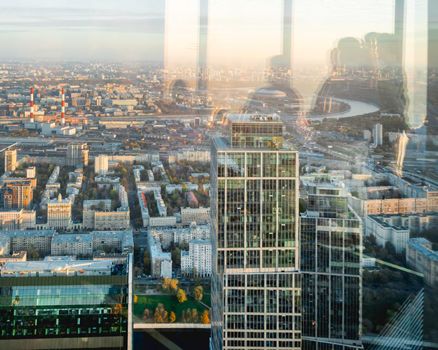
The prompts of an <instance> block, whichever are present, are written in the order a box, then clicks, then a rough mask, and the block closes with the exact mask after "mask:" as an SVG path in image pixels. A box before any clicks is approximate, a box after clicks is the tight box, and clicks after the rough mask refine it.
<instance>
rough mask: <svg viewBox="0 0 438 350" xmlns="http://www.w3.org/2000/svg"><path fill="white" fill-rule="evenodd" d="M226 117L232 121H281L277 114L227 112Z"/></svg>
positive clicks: (257, 122)
mask: <svg viewBox="0 0 438 350" xmlns="http://www.w3.org/2000/svg"><path fill="white" fill-rule="evenodd" d="M227 119H228V120H229V121H230V122H232V123H256V124H259V123H281V124H282V121H281V118H280V116H279V115H278V114H257V113H254V114H229V115H228V116H227Z"/></svg>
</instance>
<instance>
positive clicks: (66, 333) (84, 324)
mask: <svg viewBox="0 0 438 350" xmlns="http://www.w3.org/2000/svg"><path fill="white" fill-rule="evenodd" d="M131 259H132V255H129V256H128V257H126V258H125V261H124V262H123V263H120V262H114V261H112V260H98V261H93V260H80V261H76V260H74V259H71V258H69V257H57V258H56V259H45V260H43V261H22V262H7V263H5V264H4V265H3V266H2V267H0V283H1V287H0V294H1V296H2V298H1V300H0V323H1V324H2V329H1V332H0V348H1V349H11V350H12V349H84V348H93V349H128V350H130V349H132V304H131V303H132V302H131V300H132V260H131Z"/></svg>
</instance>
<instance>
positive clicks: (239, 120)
mask: <svg viewBox="0 0 438 350" xmlns="http://www.w3.org/2000/svg"><path fill="white" fill-rule="evenodd" d="M229 121H230V123H231V130H232V132H231V137H230V139H229V140H227V139H225V138H216V139H215V140H214V144H213V148H212V168H211V182H212V184H211V185H212V187H211V188H212V190H211V194H212V206H211V223H212V235H211V236H212V239H213V277H212V338H211V339H212V348H213V349H234V348H239V349H254V348H256V347H269V348H276V349H280V348H288V349H301V311H300V295H301V291H300V290H301V286H300V275H299V273H298V269H299V254H298V251H299V243H298V242H299V227H298V153H297V152H296V151H293V150H290V149H288V148H286V147H284V146H283V135H282V123H281V121H280V120H279V118H277V117H275V116H263V115H240V116H234V117H233V116H231V117H230V120H229Z"/></svg>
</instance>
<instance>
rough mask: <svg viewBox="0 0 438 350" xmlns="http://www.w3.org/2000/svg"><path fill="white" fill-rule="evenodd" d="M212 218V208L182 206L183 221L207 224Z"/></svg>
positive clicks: (185, 222)
mask: <svg viewBox="0 0 438 350" xmlns="http://www.w3.org/2000/svg"><path fill="white" fill-rule="evenodd" d="M209 220H210V208H204V207H200V208H190V207H188V208H181V223H182V224H183V225H184V224H191V223H192V222H195V223H197V224H206V223H208V222H209Z"/></svg>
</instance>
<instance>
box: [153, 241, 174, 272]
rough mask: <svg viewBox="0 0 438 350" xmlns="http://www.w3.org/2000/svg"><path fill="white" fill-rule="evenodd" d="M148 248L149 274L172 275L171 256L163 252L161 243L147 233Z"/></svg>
mask: <svg viewBox="0 0 438 350" xmlns="http://www.w3.org/2000/svg"><path fill="white" fill-rule="evenodd" d="M148 249H149V254H150V257H151V274H152V276H153V277H157V278H160V277H161V278H164V277H167V278H171V277H172V256H171V254H170V253H166V252H163V250H162V248H161V243H160V242H159V241H158V240H157V239H155V238H154V237H153V236H152V235H151V234H148Z"/></svg>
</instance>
